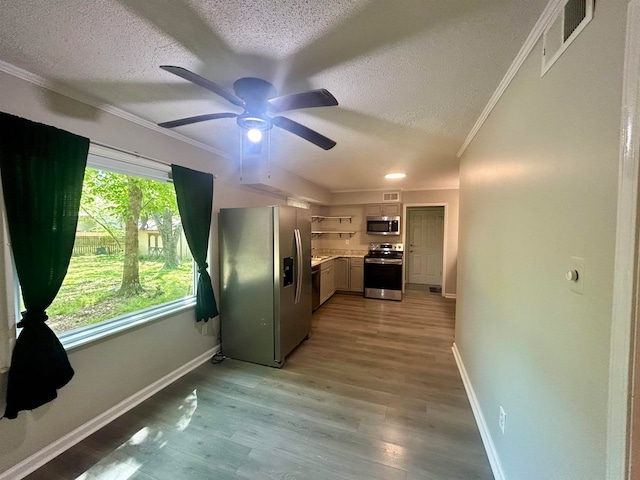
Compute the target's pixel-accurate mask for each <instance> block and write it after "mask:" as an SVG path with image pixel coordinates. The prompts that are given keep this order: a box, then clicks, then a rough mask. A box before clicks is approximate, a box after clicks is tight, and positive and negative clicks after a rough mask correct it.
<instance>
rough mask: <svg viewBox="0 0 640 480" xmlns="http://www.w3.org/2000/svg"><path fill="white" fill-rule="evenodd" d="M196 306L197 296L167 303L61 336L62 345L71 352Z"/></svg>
mask: <svg viewBox="0 0 640 480" xmlns="http://www.w3.org/2000/svg"><path fill="white" fill-rule="evenodd" d="M195 305H196V297H195V295H194V296H192V297H187V298H181V299H179V300H176V301H173V302H169V303H165V304H164V305H159V306H156V307H151V308H147V309H145V310H139V311H137V312H134V313H129V314H127V315H123V316H121V317H116V318H113V319H111V320H106V321H104V322H100V323H97V324H95V325H88V326H86V327H81V328H78V329H77V330H73V331H71V332H66V333H62V334H60V335H59V339H60V343H62V346H63V347H64V348H65V350H67V352H68V351H71V350H73V349H75V348H79V347H82V346H84V345H87V344H89V343H92V342H96V341H98V340H102V339H104V338H107V337H110V336H112V335H116V334H119V333H122V332H125V331H127V330H130V329H132V328H136V327H140V326H142V325H145V324H147V323H151V322H155V321H157V320H160V319H162V318H166V317H168V316H170V315H175V314H177V313H180V312H182V311H184V310H188V309H190V308H193V307H194V306H195Z"/></svg>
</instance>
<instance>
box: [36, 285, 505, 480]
mask: <svg viewBox="0 0 640 480" xmlns="http://www.w3.org/2000/svg"><path fill="white" fill-rule="evenodd" d="M454 309H455V301H453V300H446V299H443V298H442V297H440V296H438V295H433V294H432V295H430V294H427V293H425V292H420V291H407V294H406V295H405V297H404V299H403V301H402V302H401V303H400V302H392V301H385V300H372V299H364V298H362V297H358V296H352V295H339V294H337V295H334V297H333V298H332V299H331V300H329V302H327V303H326V304H325V305H323V306H322V307H321V308H320V309H319V310H318V311H317V312H316V313H315V314H314V316H313V331H312V336H311V338H310V339H309V340H308V341H306V342H304V343H303V344H302V345H301V346H300V347H299V348H298V349H297V350H295V351H294V352H293V353H292V354H291V356H290V357H289V358H288V360H287V362H286V364H285V366H284V367H283V368H282V369H280V370H278V369H273V368H269V367H262V366H258V365H253V364H248V363H244V362H239V361H235V360H230V359H227V360H225V361H224V362H223V363H221V364H219V365H211V364H208V363H207V364H205V365H203V366H201V367H199V368H197V369H196V370H195V371H193V372H191V373H189V374H188V375H186V376H185V377H183V378H182V379H180V380H178V381H177V382H175V383H174V384H172V385H171V386H169V387H168V388H166V389H165V390H163V391H162V392H160V393H159V394H157V395H155V396H154V397H152V398H150V399H149V400H148V401H146V402H144V403H143V404H141V405H139V406H138V407H136V408H134V409H133V410H131V411H130V412H128V413H126V414H124V415H123V416H121V417H120V418H118V419H117V420H116V421H114V422H112V423H111V424H109V425H108V426H106V427H105V428H103V429H101V430H100V431H98V432H96V433H95V434H93V435H91V436H90V437H88V438H87V439H85V440H84V441H82V442H80V443H79V444H78V445H76V446H75V447H73V448H71V449H70V450H68V451H67V452H65V453H64V454H63V455H61V456H60V457H58V458H56V459H54V460H52V461H51V462H49V463H48V464H47V465H45V466H44V467H42V468H41V469H39V470H38V471H36V472H34V473H33V474H31V475H30V476H28V477H27V478H28V479H30V480H39V479H47V480H56V479H76V478H79V479H82V480H89V479H123V480H124V479H145V480H163V479H167V480H181V479H186V478H189V479H235V478H241V479H291V480H293V479H323V480H324V479H426V480H431V479H433V480H436V479H438V480H473V479H491V478H493V476H492V474H491V470H490V467H489V463H488V461H487V457H486V454H485V452H484V449H483V447H482V442H481V439H480V435H479V433H478V429H477V427H476V424H475V421H474V418H473V414H472V412H471V408H470V406H469V402H468V400H467V397H466V395H465V392H464V387H463V385H462V381H461V380H460V376H459V374H458V371H457V368H456V365H455V361H454V358H453V354H452V352H451V345H452V342H453V327H454Z"/></svg>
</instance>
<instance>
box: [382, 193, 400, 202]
mask: <svg viewBox="0 0 640 480" xmlns="http://www.w3.org/2000/svg"><path fill="white" fill-rule="evenodd" d="M382 201H383V202H399V201H400V192H384V193H383V194H382Z"/></svg>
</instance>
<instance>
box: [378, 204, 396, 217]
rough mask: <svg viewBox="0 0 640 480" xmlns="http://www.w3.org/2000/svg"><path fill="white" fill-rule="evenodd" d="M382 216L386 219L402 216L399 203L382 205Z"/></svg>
mask: <svg viewBox="0 0 640 480" xmlns="http://www.w3.org/2000/svg"><path fill="white" fill-rule="evenodd" d="M382 215H383V216H385V217H395V216H397V215H400V204H399V203H386V204H383V205H382Z"/></svg>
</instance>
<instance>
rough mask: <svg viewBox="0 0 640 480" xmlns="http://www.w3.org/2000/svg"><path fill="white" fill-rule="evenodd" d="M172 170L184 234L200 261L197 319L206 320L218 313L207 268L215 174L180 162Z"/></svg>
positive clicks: (194, 254) (197, 261) (196, 259)
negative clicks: (190, 167) (181, 165)
mask: <svg viewBox="0 0 640 480" xmlns="http://www.w3.org/2000/svg"><path fill="white" fill-rule="evenodd" d="M171 173H172V176H173V186H174V188H175V189H176V200H177V201H178V210H179V211H180V218H181V219H182V227H183V228H184V236H185V237H186V238H187V243H188V244H189V249H190V250H191V255H193V259H194V260H195V261H196V264H197V265H198V273H199V275H198V286H197V290H196V321H197V322H199V321H201V320H204V321H205V322H207V321H208V320H209V319H210V318H213V317H215V316H217V315H218V306H217V305H216V299H215V296H214V294H213V287H212V286H211V277H210V276H209V273H208V272H207V267H208V265H207V247H208V245H209V230H210V229H211V212H212V205H213V175H211V174H210V173H203V172H197V171H195V170H191V169H189V168H185V167H180V166H178V165H171Z"/></svg>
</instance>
